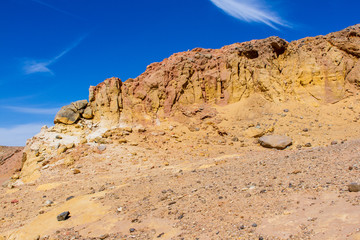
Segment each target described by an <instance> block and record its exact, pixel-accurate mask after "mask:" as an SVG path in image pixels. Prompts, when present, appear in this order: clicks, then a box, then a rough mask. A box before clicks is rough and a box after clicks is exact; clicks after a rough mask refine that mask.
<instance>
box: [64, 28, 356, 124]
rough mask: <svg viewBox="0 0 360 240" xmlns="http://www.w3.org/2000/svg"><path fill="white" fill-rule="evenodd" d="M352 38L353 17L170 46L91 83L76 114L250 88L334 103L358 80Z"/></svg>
mask: <svg viewBox="0 0 360 240" xmlns="http://www.w3.org/2000/svg"><path fill="white" fill-rule="evenodd" d="M359 46H360V25H355V26H352V27H349V28H347V29H344V30H342V31H340V32H336V33H331V34H328V35H326V36H318V37H309V38H304V39H301V40H298V41H294V42H291V43H288V42H286V41H285V40H283V39H280V38H278V37H269V38H267V39H263V40H253V41H249V42H245V43H235V44H232V45H229V46H225V47H223V48H221V49H215V50H212V49H202V48H196V49H193V50H192V51H187V52H182V53H176V54H174V55H172V56H170V57H169V58H167V59H164V60H163V61H162V62H160V63H153V64H151V65H149V66H148V67H147V69H146V71H145V72H144V73H143V74H141V75H140V76H139V77H137V78H135V79H128V80H127V81H125V82H124V83H122V82H121V80H120V79H118V78H110V79H107V80H105V81H104V82H103V83H100V84H99V85H98V86H96V87H91V88H90V96H89V101H90V104H89V105H90V106H91V108H90V109H87V111H86V114H84V115H83V116H84V117H85V118H91V117H92V114H93V116H94V122H103V123H106V125H113V124H117V123H119V122H120V120H122V121H124V122H138V121H141V120H144V119H145V120H146V119H147V120H149V119H150V120H151V119H152V120H154V119H157V118H165V117H169V116H172V115H174V112H176V111H177V110H179V108H181V107H182V106H186V105H192V104H229V103H234V102H238V101H241V100H242V99H245V98H248V97H249V96H251V95H252V94H254V93H257V94H261V95H262V96H263V97H264V98H265V99H266V100H268V101H271V102H284V101H286V100H289V99H292V100H294V99H295V100H298V101H300V102H307V103H312V102H314V103H319V104H322V103H335V102H337V101H340V100H341V99H343V98H345V97H346V96H348V95H349V94H352V92H353V90H354V89H355V88H356V87H358V86H359V84H360V79H359V76H360V62H359V56H360V50H359V49H360V47H359ZM90 111H92V114H88V113H89V112H90ZM66 112H69V113H71V114H70V117H67V119H69V120H63V121H62V120H57V122H64V121H65V122H67V123H71V122H74V121H73V120H75V119H76V118H77V117H78V115H77V114H76V112H74V111H73V110H72V109H71V108H70V109H68V111H66ZM73 112H74V113H73ZM64 115H65V116H67V115H66V114H64Z"/></svg>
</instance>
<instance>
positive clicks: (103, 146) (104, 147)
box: [98, 144, 106, 152]
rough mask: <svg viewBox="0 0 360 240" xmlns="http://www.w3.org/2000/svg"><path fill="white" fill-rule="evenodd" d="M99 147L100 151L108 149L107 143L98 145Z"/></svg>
mask: <svg viewBox="0 0 360 240" xmlns="http://www.w3.org/2000/svg"><path fill="white" fill-rule="evenodd" d="M98 149H99V151H101V152H102V151H105V150H106V145H104V144H101V145H100V146H98Z"/></svg>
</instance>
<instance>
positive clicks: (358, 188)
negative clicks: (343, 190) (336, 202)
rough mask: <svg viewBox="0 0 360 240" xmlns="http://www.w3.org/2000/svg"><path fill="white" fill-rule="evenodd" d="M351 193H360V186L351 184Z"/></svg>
mask: <svg viewBox="0 0 360 240" xmlns="http://www.w3.org/2000/svg"><path fill="white" fill-rule="evenodd" d="M348 189H349V192H360V184H358V183H350V184H349V185H348Z"/></svg>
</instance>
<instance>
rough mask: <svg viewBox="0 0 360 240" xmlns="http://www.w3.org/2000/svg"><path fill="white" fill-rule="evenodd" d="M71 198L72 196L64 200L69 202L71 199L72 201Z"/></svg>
mask: <svg viewBox="0 0 360 240" xmlns="http://www.w3.org/2000/svg"><path fill="white" fill-rule="evenodd" d="M73 198H74V196H70V197H67V198H66V201H69V200H71V199H73Z"/></svg>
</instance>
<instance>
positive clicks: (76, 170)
mask: <svg viewBox="0 0 360 240" xmlns="http://www.w3.org/2000/svg"><path fill="white" fill-rule="evenodd" d="M73 173H74V174H79V173H81V171H80V170H79V169H74V170H73Z"/></svg>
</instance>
